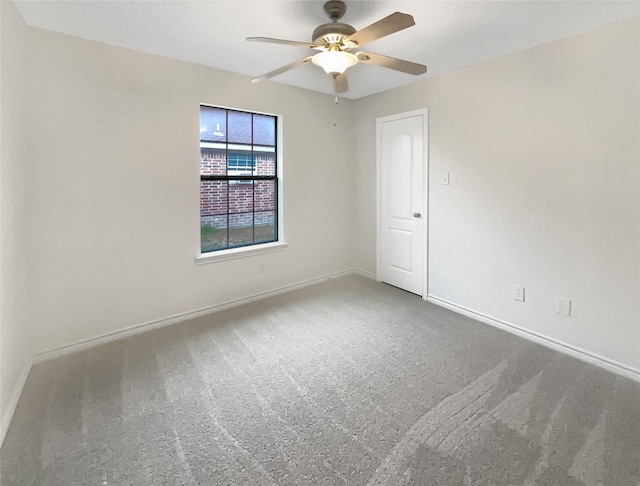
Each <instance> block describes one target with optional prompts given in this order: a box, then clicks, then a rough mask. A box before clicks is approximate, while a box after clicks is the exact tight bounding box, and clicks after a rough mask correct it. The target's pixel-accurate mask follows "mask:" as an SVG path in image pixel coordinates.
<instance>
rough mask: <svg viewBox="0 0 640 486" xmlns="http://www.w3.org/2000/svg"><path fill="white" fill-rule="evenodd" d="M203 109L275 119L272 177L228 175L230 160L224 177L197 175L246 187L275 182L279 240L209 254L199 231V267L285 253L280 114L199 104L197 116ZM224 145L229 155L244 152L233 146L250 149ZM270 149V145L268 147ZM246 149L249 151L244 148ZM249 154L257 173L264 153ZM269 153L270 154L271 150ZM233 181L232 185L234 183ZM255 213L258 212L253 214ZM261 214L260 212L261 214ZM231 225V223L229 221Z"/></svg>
mask: <svg viewBox="0 0 640 486" xmlns="http://www.w3.org/2000/svg"><path fill="white" fill-rule="evenodd" d="M203 107H210V108H216V109H222V110H225V111H226V112H227V113H228V112H230V111H235V112H242V113H249V114H252V115H267V116H271V117H273V118H274V120H275V134H274V135H275V148H274V151H273V152H271V153H273V154H274V158H275V160H274V163H275V174H274V175H272V176H271V175H269V176H265V175H257V174H255V172H254V173H253V174H252V175H238V174H229V172H230V170H229V161H228V159H227V161H226V164H225V169H226V173H225V174H224V175H203V174H202V173H201V170H200V168H199V170H198V172H199V176H200V181H205V180H219V181H225V182H227V184H232V183H234V182H235V183H239V184H246V183H253V181H260V180H269V181H273V183H274V232H275V236H276V239H275V240H273V241H268V242H259V243H250V244H246V245H239V246H233V247H229V248H223V249H219V250H213V251H209V252H205V253H203V252H202V236H201V234H200V232H199V233H198V255H197V256H196V263H197V264H198V265H201V264H208V263H215V262H218V261H225V260H233V259H237V258H244V257H247V256H252V255H260V254H265V253H272V252H276V251H281V250H284V249H286V248H287V247H288V243H287V242H286V241H285V239H284V224H283V219H284V218H283V190H282V187H283V156H282V138H283V137H282V125H283V124H282V116H281V115H275V114H273V113H265V112H259V111H249V110H243V109H238V108H229V107H224V106H219V105H210V104H207V103H200V104H199V105H198V117H200V111H201V108H203ZM203 143H215V144H217V143H218V142H203V141H202V140H200V148H202V144H203ZM220 143H221V144H224V145H225V146H226V148H225V150H227V153H228V152H231V151H243V149H239V148H235V147H234V148H231V147H230V146H234V145H235V146H238V145H244V146H247V144H237V143H231V142H229V141H228V140H227V141H225V142H220ZM250 146H251V147H266V146H264V145H260V144H250ZM269 147H270V146H269ZM244 150H246V149H244ZM248 151H249V152H251V153H252V155H253V158H254V161H253V167H254V171H255V170H256V169H257V165H258V164H257V156H258V154H259V153H260V152H262V150H258V151H255V152H254V151H253V150H252V149H251V148H250V149H249V150H248ZM268 152H270V151H268ZM200 158H201V156H200V155H199V157H198V159H199V160H198V163H199V164H200ZM232 171H234V172H235V169H232ZM232 181H233V182H232ZM198 199H199V203H198V207H199V209H200V211H199V220H200V218H201V209H202V207H201V204H202V203H201V200H200V198H198ZM228 211H229V210H228V208H227V217H228V215H229V214H233V213H229V212H228ZM252 212H253V213H254V214H255V211H252ZM258 212H260V211H258ZM227 224H228V221H227ZM199 226H201V222H200V224H199ZM227 231H228V226H227Z"/></svg>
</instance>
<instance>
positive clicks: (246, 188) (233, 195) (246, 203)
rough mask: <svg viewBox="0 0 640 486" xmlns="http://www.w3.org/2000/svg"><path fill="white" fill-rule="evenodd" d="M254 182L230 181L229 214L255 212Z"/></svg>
mask: <svg viewBox="0 0 640 486" xmlns="http://www.w3.org/2000/svg"><path fill="white" fill-rule="evenodd" d="M251 182H252V181H250V180H249V181H242V180H230V181H229V212H230V213H246V212H251V211H253V184H252V183H251Z"/></svg>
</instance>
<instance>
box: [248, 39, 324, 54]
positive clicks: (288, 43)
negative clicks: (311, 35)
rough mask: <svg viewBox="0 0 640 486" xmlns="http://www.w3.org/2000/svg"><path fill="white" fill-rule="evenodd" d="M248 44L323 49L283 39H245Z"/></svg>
mask: <svg viewBox="0 0 640 486" xmlns="http://www.w3.org/2000/svg"><path fill="white" fill-rule="evenodd" d="M246 40H248V41H249V42H266V43H268V44H284V45H285V46H297V47H308V48H309V49H317V50H319V51H323V50H324V47H322V46H319V45H316V44H312V43H310V42H299V41H291V40H284V39H273V38H271V37H247V39H246Z"/></svg>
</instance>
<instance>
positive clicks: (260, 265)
mask: <svg viewBox="0 0 640 486" xmlns="http://www.w3.org/2000/svg"><path fill="white" fill-rule="evenodd" d="M266 271H267V264H266V263H265V262H260V263H258V273H264V272H266Z"/></svg>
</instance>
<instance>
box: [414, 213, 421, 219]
mask: <svg viewBox="0 0 640 486" xmlns="http://www.w3.org/2000/svg"><path fill="white" fill-rule="evenodd" d="M421 216H422V214H420V213H413V217H414V218H420V217H421Z"/></svg>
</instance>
